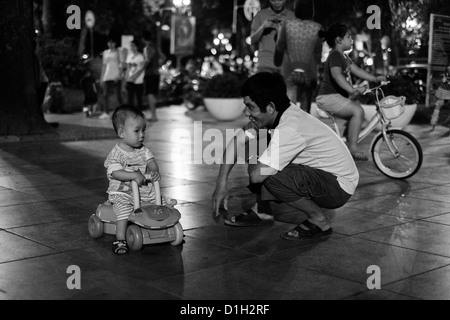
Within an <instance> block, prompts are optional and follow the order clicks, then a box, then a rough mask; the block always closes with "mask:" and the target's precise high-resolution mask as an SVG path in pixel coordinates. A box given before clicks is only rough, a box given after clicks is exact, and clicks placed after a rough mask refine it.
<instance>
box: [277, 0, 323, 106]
mask: <svg viewBox="0 0 450 320" xmlns="http://www.w3.org/2000/svg"><path fill="white" fill-rule="evenodd" d="M294 12H295V17H296V18H295V19H293V20H286V21H285V22H284V23H283V25H282V27H281V29H280V33H279V36H278V41H277V44H276V48H275V56H274V63H275V65H276V66H278V67H279V66H281V65H282V63H283V57H284V55H285V53H287V57H288V58H289V62H290V63H285V64H284V68H283V74H284V75H285V80H286V85H287V90H288V97H289V99H290V100H291V101H292V102H293V103H297V102H298V101H299V102H300V106H301V108H302V109H303V110H304V111H306V112H308V113H309V112H310V109H311V102H312V98H313V92H314V89H315V88H316V86H317V73H318V70H317V67H318V65H319V64H320V60H321V57H322V39H321V38H320V37H319V32H320V31H321V30H323V27H322V25H320V24H319V23H317V22H314V21H313V18H314V0H297V1H296V4H295V11H294Z"/></svg>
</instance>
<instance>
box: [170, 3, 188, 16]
mask: <svg viewBox="0 0 450 320" xmlns="http://www.w3.org/2000/svg"><path fill="white" fill-rule="evenodd" d="M172 3H173V5H174V6H175V9H176V11H178V12H181V13H185V14H187V15H189V16H190V15H191V0H172Z"/></svg>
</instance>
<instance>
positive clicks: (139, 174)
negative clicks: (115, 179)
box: [133, 170, 146, 187]
mask: <svg viewBox="0 0 450 320" xmlns="http://www.w3.org/2000/svg"><path fill="white" fill-rule="evenodd" d="M134 176H135V177H134V179H133V180H134V181H136V183H137V185H138V186H139V187H142V186H143V185H145V180H146V179H145V176H144V175H143V174H142V172H141V171H139V170H137V171H135V172H134Z"/></svg>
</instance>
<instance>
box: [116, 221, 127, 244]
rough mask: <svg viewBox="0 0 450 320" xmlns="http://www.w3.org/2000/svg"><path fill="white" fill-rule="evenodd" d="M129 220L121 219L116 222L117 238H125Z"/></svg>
mask: <svg viewBox="0 0 450 320" xmlns="http://www.w3.org/2000/svg"><path fill="white" fill-rule="evenodd" d="M127 226H128V220H120V221H117V223H116V238H117V240H119V241H120V240H125V238H126V231H127Z"/></svg>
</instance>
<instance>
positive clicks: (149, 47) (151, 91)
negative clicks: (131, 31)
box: [143, 32, 161, 122]
mask: <svg viewBox="0 0 450 320" xmlns="http://www.w3.org/2000/svg"><path fill="white" fill-rule="evenodd" d="M152 38H153V37H152V34H151V33H150V32H146V33H144V37H143V39H144V43H145V48H144V57H145V78H144V83H145V95H146V97H147V100H148V106H149V108H150V112H151V118H150V121H152V122H155V121H158V116H157V114H156V104H157V97H158V94H159V82H160V79H161V76H160V74H159V64H160V59H161V52H160V50H159V48H157V47H156V45H155V43H154V42H153V41H152V40H153V39H152Z"/></svg>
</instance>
